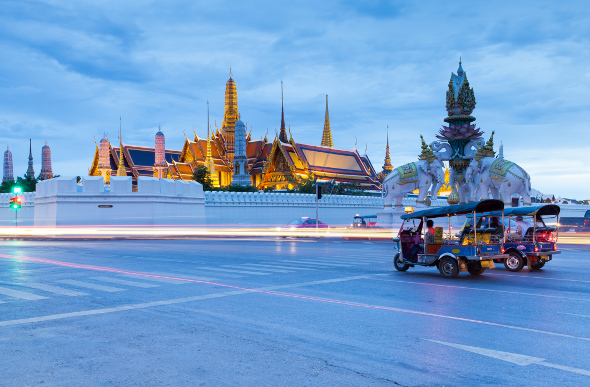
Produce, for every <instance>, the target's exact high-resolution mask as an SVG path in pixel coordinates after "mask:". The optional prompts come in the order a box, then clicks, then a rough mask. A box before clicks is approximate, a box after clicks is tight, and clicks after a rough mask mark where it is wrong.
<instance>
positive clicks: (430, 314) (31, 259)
mask: <svg viewBox="0 0 590 387" xmlns="http://www.w3.org/2000/svg"><path fill="white" fill-rule="evenodd" d="M0 257H4V258H11V259H19V260H28V261H34V262H43V263H51V264H54V265H60V266H67V267H75V268H79V269H88V270H96V271H105V272H113V273H119V274H126V275H136V276H138V277H145V278H164V279H171V280H178V281H186V282H195V283H202V284H209V285H214V286H221V287H225V288H233V289H239V290H245V291H247V292H257V293H264V294H272V295H277V296H284V297H292V298H297V299H302V300H311V301H320V302H326V303H332V304H338V305H347V306H355V307H361V308H371V309H379V310H388V311H393V312H400V313H408V314H414V315H419V316H428V317H438V318H444V319H449V320H454V321H462V322H469V323H474V324H481V325H487V326H493V327H500V328H508V329H514V330H519V331H525V332H533V333H541V334H546V335H551V336H556V337H565V338H570V339H577V340H584V341H589V342H590V338H588V337H580V336H573V335H568V334H565V333H557V332H550V331H543V330H540V329H534V328H527V327H519V326H515V325H507V324H501V323H495V322H490V321H482V320H474V319H469V318H463V317H456V316H446V315H441V314H436V313H428V312H421V311H415V310H409V309H401V308H393V307H386V306H380V305H369V304H361V303H356V302H347V301H339V300H330V299H325V298H317V297H308V296H299V295H293V294H285V293H277V292H274V291H268V290H259V289H247V288H242V287H238V286H233V285H226V284H221V283H216V282H210V281H199V280H191V279H187V278H178V277H166V276H159V275H155V274H149V273H141V272H132V271H126V270H119V269H114V268H110V267H100V266H92V265H79V264H73V263H70V262H62V261H54V260H47V259H43V258H33V257H22V256H20V257H17V256H10V255H6V254H0ZM345 278H346V279H345V280H351V279H362V278H364V279H367V278H370V277H369V276H366V275H364V276H355V277H345ZM342 280H343V279H335V280H323V281H314V282H310V283H307V284H308V285H311V284H323V283H330V282H339V281H342ZM300 286H304V285H300ZM305 286H307V285H305ZM289 287H297V286H296V285H294V284H291V285H283V286H279V287H272V288H271V289H273V290H276V289H279V288H289ZM0 326H2V323H1V322H0Z"/></svg>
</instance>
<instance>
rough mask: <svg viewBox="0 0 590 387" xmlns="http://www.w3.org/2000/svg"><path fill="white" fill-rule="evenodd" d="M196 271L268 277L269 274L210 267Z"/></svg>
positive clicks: (200, 267) (201, 267)
mask: <svg viewBox="0 0 590 387" xmlns="http://www.w3.org/2000/svg"><path fill="white" fill-rule="evenodd" d="M198 269H205V270H213V271H221V272H224V273H226V272H227V273H238V274H253V275H270V274H271V273H262V272H260V271H246V270H232V269H222V268H220V267H210V266H206V267H204V266H199V268H198Z"/></svg>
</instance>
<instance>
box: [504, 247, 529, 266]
mask: <svg viewBox="0 0 590 387" xmlns="http://www.w3.org/2000/svg"><path fill="white" fill-rule="evenodd" d="M508 255H509V257H508V258H506V259H505V260H504V267H506V270H508V271H520V270H522V267H523V266H524V264H525V259H524V258H523V257H522V255H520V254H518V253H514V252H510V253H508Z"/></svg>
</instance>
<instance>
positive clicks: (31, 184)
mask: <svg viewBox="0 0 590 387" xmlns="http://www.w3.org/2000/svg"><path fill="white" fill-rule="evenodd" d="M38 181H39V179H31V178H28V177H27V176H26V175H25V176H24V178H23V177H18V178H17V179H16V181H12V180H9V181H3V182H2V184H1V185H0V193H11V192H12V191H13V189H14V187H15V186H18V187H21V189H22V192H35V189H36V188H37V182H38Z"/></svg>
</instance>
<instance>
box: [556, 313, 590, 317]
mask: <svg viewBox="0 0 590 387" xmlns="http://www.w3.org/2000/svg"><path fill="white" fill-rule="evenodd" d="M561 314H569V315H570V316H576V317H585V318H590V316H586V315H585V314H576V313H565V312H561Z"/></svg>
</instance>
